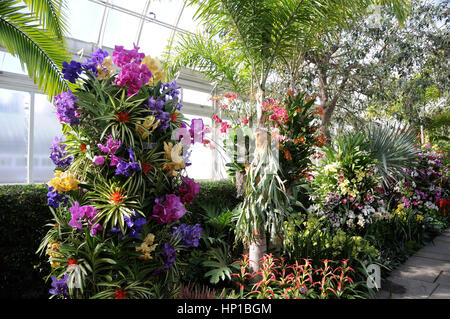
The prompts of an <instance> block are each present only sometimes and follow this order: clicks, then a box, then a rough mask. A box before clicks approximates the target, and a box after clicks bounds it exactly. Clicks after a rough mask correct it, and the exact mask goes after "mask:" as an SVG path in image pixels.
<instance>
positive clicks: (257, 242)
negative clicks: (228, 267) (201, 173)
mask: <svg viewBox="0 0 450 319" xmlns="http://www.w3.org/2000/svg"><path fill="white" fill-rule="evenodd" d="M264 94H265V93H264V90H263V89H262V88H260V89H259V90H258V92H257V111H258V126H257V128H256V134H255V143H256V147H255V154H254V158H253V161H255V163H258V162H259V161H260V160H261V158H262V154H263V152H264V151H265V147H267V139H266V136H264V133H265V127H264V126H265V121H266V116H265V114H264V113H263V111H262V104H263V102H264ZM250 165H253V163H251V164H250ZM266 213H267V212H266ZM255 233H256V234H255V235H254V239H253V240H251V241H250V246H249V259H250V270H251V271H252V272H256V271H257V270H258V268H259V262H260V260H261V258H262V257H263V256H264V254H265V253H266V252H267V243H266V234H265V230H264V229H261V227H259V229H256V230H255Z"/></svg>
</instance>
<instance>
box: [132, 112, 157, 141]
mask: <svg viewBox="0 0 450 319" xmlns="http://www.w3.org/2000/svg"><path fill="white" fill-rule="evenodd" d="M158 124H159V120H157V121H155V117H154V116H152V115H150V116H148V117H146V118H145V120H144V121H143V122H142V124H141V125H142V126H143V127H144V128H145V129H144V128H142V126H139V125H138V124H136V132H138V133H140V134H141V137H142V139H146V138H147V137H148V136H149V135H150V133H152V132H153V131H154V130H156V128H157V127H158Z"/></svg>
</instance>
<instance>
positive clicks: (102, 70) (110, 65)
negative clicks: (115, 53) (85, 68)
mask: <svg viewBox="0 0 450 319" xmlns="http://www.w3.org/2000/svg"><path fill="white" fill-rule="evenodd" d="M114 71H115V70H114V62H113V60H112V57H111V56H107V57H106V58H104V59H103V62H102V65H100V64H98V65H97V79H99V80H104V79H106V78H109V77H111V76H112V75H113V74H114Z"/></svg>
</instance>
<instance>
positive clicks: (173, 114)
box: [170, 112, 180, 122]
mask: <svg viewBox="0 0 450 319" xmlns="http://www.w3.org/2000/svg"><path fill="white" fill-rule="evenodd" d="M178 115H180V113H177V112H174V113H172V114H171V115H170V120H171V121H172V122H176V121H177V120H178Z"/></svg>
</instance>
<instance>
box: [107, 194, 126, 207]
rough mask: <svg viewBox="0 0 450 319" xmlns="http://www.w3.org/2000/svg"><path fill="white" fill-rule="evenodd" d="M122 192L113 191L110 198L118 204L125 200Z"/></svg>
mask: <svg viewBox="0 0 450 319" xmlns="http://www.w3.org/2000/svg"><path fill="white" fill-rule="evenodd" d="M123 198H124V197H123V196H122V193H121V192H119V191H115V192H114V193H111V197H110V198H108V199H109V200H111V201H113V202H114V204H118V203H120V202H121V201H122V200H123Z"/></svg>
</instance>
